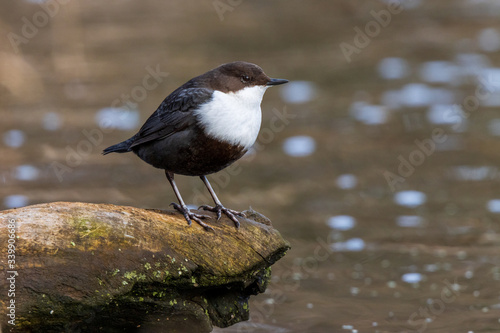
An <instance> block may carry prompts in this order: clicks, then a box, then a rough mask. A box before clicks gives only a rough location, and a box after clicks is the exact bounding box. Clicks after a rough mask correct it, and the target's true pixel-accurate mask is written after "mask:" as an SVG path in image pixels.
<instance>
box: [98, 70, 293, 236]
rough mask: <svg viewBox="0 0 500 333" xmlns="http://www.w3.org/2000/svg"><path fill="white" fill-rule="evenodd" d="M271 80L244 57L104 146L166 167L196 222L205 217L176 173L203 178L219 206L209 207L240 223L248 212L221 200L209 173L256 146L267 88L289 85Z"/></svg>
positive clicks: (189, 85) (182, 208)
mask: <svg viewBox="0 0 500 333" xmlns="http://www.w3.org/2000/svg"><path fill="white" fill-rule="evenodd" d="M287 82H288V80H284V79H272V78H270V77H269V76H267V75H266V74H265V73H264V71H263V70H262V68H260V67H259V66H257V65H255V64H251V63H248V62H244V61H235V62H231V63H227V64H223V65H221V66H219V67H217V68H214V69H212V70H210V71H208V72H206V73H205V74H202V75H200V76H197V77H195V78H193V79H191V80H189V81H188V82H186V83H184V84H183V85H182V86H180V87H179V88H177V89H176V90H174V91H173V92H172V93H171V94H170V95H168V96H167V97H166V98H165V99H164V100H163V102H162V103H161V104H160V106H159V107H158V109H157V110H156V111H155V112H154V113H153V114H152V115H151V116H150V117H149V119H148V120H146V122H145V123H144V125H143V126H142V127H141V129H140V130H139V132H138V133H137V134H136V135H134V136H133V137H131V138H130V139H128V140H125V141H123V142H120V143H118V144H116V145H113V146H111V147H108V148H106V149H104V151H103V155H106V154H109V153H126V152H130V151H132V152H134V153H135V154H136V155H137V156H139V157H140V158H141V159H142V160H143V161H145V162H146V163H149V164H151V165H152V166H154V167H156V168H159V169H163V170H165V175H166V176H167V179H168V181H169V182H170V185H171V186H172V188H173V190H174V193H175V196H176V197H177V200H178V201H179V204H177V203H172V204H171V205H172V206H173V207H174V208H175V209H176V210H177V211H179V212H180V213H181V214H182V215H184V218H185V219H186V221H187V222H188V224H189V225H190V224H191V220H194V221H196V222H197V223H198V224H200V225H201V226H202V227H204V228H205V229H207V230H210V229H212V228H211V227H210V226H208V225H207V224H205V223H204V222H203V221H202V220H201V219H203V218H208V216H206V215H200V214H195V213H193V212H191V211H190V210H189V209H188V207H187V206H186V204H185V203H184V200H182V197H181V194H180V193H179V189H178V188H177V185H176V183H175V181H174V174H180V175H187V176H199V177H200V178H201V180H202V181H203V183H204V184H205V186H206V187H207V189H208V191H209V192H210V195H211V196H212V198H213V200H214V202H215V206H214V207H211V206H208V205H203V206H201V207H199V209H201V208H202V209H204V210H208V211H212V212H216V213H217V220H219V219H220V217H221V214H222V213H224V214H225V215H227V216H228V217H229V218H230V219H231V220H232V221H233V222H234V224H235V226H236V228H238V227H239V225H240V223H239V222H238V219H237V218H236V216H244V215H243V213H241V212H238V211H235V210H232V209H228V208H226V207H224V206H223V205H222V203H221V202H220V200H219V199H218V198H217V195H216V194H215V192H214V190H213V189H212V186H211V185H210V183H209V182H208V179H207V177H206V175H208V174H211V173H214V172H217V171H220V170H222V169H224V168H225V167H227V166H229V165H230V164H231V163H233V162H234V161H236V160H238V159H239V158H240V157H242V156H243V155H244V154H245V153H246V152H247V151H248V149H250V147H252V145H253V144H254V142H255V140H256V139H257V135H258V134H259V129H260V125H261V117H262V114H261V109H260V103H261V102H262V97H263V96H264V93H265V91H266V89H267V88H269V87H272V86H276V85H279V84H284V83H287Z"/></svg>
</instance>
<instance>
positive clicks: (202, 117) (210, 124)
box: [195, 86, 267, 149]
mask: <svg viewBox="0 0 500 333" xmlns="http://www.w3.org/2000/svg"><path fill="white" fill-rule="evenodd" d="M266 88H267V87H265V86H253V87H247V88H244V89H241V90H239V91H237V92H235V93H223V92H221V91H215V92H214V93H213V98H212V100H211V101H210V102H208V103H206V104H204V105H202V106H201V107H200V108H199V109H198V110H196V111H195V114H196V116H197V117H198V120H199V122H200V124H202V126H204V128H205V132H206V134H207V135H209V136H210V137H212V138H214V139H218V140H221V141H225V142H228V143H231V144H235V145H240V146H243V147H244V148H245V149H249V148H250V147H251V146H252V145H253V144H254V142H255V140H256V139H257V135H258V134H259V130H260V124H261V119H262V112H261V110H260V103H261V102H262V97H263V96H264V93H265V92H266Z"/></svg>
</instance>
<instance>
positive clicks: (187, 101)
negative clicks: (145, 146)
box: [130, 86, 213, 148]
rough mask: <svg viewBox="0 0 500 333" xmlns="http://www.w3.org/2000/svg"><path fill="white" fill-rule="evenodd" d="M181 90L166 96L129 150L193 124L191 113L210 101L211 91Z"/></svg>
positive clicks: (204, 89)
mask: <svg viewBox="0 0 500 333" xmlns="http://www.w3.org/2000/svg"><path fill="white" fill-rule="evenodd" d="M181 88H182V89H181ZM181 88H179V89H177V90H175V91H174V92H173V93H171V94H170V95H168V96H167V98H165V100H164V101H163V102H162V103H161V104H160V106H159V107H158V109H157V110H156V111H155V112H154V113H153V114H152V115H151V117H149V118H148V120H146V122H145V123H144V125H142V127H141V129H140V130H139V132H138V133H137V134H136V135H135V136H134V137H133V142H132V144H131V145H130V148H133V147H135V146H138V145H140V144H142V143H145V142H149V141H154V140H159V139H162V138H165V137H167V136H169V135H172V134H174V133H176V132H179V131H182V130H184V129H186V128H187V127H189V126H192V125H193V124H194V122H195V119H194V117H193V114H192V111H193V110H195V109H196V108H197V107H198V106H199V105H200V104H202V103H205V102H207V101H208V100H210V99H211V98H212V93H213V90H211V89H207V88H185V87H184V86H183V87H181Z"/></svg>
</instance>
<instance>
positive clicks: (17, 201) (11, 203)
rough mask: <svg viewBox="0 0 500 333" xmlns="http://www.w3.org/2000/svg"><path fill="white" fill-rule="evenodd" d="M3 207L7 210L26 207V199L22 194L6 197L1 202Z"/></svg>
mask: <svg viewBox="0 0 500 333" xmlns="http://www.w3.org/2000/svg"><path fill="white" fill-rule="evenodd" d="M3 205H4V206H5V207H7V208H18V207H23V206H26V205H28V197H26V196H25V195H22V194H12V195H8V196H6V197H5V198H4V200H3Z"/></svg>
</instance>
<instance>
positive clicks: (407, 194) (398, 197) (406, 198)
mask: <svg viewBox="0 0 500 333" xmlns="http://www.w3.org/2000/svg"><path fill="white" fill-rule="evenodd" d="M426 201H427V196H426V195H425V193H423V192H420V191H401V192H397V193H396V194H395V195H394V202H395V203H397V204H398V205H400V206H406V207H410V208H414V207H417V206H420V205H423V204H424V203H425V202H426Z"/></svg>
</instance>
